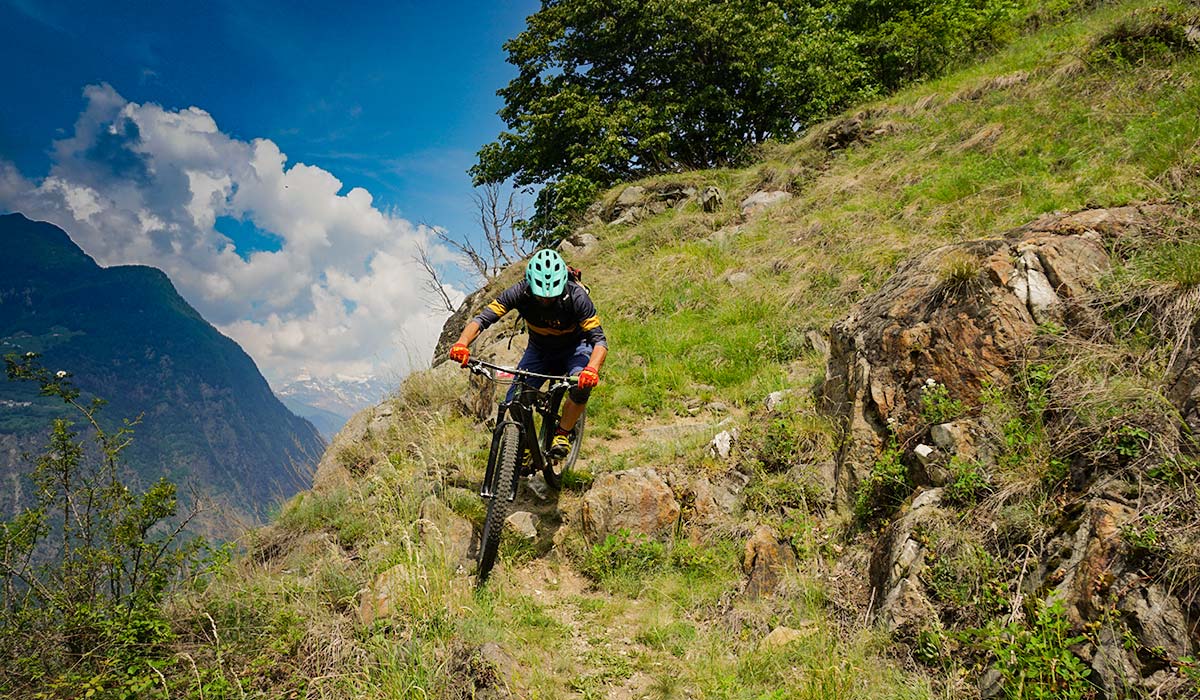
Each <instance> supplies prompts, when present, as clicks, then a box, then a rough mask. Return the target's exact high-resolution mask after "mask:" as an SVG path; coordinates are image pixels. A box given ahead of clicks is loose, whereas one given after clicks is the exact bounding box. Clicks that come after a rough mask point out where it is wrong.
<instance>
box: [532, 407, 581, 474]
mask: <svg viewBox="0 0 1200 700" xmlns="http://www.w3.org/2000/svg"><path fill="white" fill-rule="evenodd" d="M555 408H556V410H555V413H556V414H557V413H558V411H557V408H558V407H555ZM586 419H587V407H586V406H585V407H584V410H583V413H581V414H580V415H579V420H577V421H575V429H574V430H572V431H571V450H570V452H567V455H566V456H565V457H563V458H562V459H558V460H554V459H547V460H546V462H545V466H544V468H543V469H542V475H543V476H545V477H546V483H547V484H549V485H550V486H551V487H552V488H556V489H559V488H562V481H563V476H564V475H565V474H566V473H567V472H569V471H571V467H573V466H575V460H576V459H578V458H579V446H580V445H581V444H582V443H583V424H584V422H585V420H586ZM557 426H558V421H554V424H553V425H544V426H542V444H543V445H546V446H547V447H549V445H550V440H551V439H552V438H553V437H554V428H556V427H557Z"/></svg>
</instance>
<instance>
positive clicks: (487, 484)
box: [469, 360, 576, 503]
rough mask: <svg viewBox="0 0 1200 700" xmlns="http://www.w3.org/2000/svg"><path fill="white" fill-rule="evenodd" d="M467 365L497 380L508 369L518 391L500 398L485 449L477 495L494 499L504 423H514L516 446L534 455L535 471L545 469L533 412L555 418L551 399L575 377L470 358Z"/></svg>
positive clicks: (514, 487) (512, 490) (514, 490)
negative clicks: (541, 384)
mask: <svg viewBox="0 0 1200 700" xmlns="http://www.w3.org/2000/svg"><path fill="white" fill-rule="evenodd" d="M469 366H470V368H471V371H472V372H475V373H477V374H482V375H484V376H486V377H488V378H489V379H491V380H492V381H496V377H495V374H494V373H495V372H508V373H510V374H512V376H513V383H514V384H515V385H516V386H517V391H516V393H515V394H514V396H513V398H512V400H505V401H502V402H501V403H500V406H499V408H497V409H496V427H495V428H493V429H492V446H491V449H490V450H489V451H488V463H487V470H486V471H485V472H484V474H483V483H482V484H481V485H480V487H479V495H480V497H482V498H495V497H496V491H497V489H496V483H495V482H496V479H497V478H498V469H497V468H496V460H497V459H498V457H499V454H500V449H499V448H500V439H501V436H502V435H503V434H504V427H505V426H507V425H515V426H517V434H518V435H519V439H520V446H519V449H521V450H526V449H527V450H529V453H530V454H531V455H532V456H533V467H534V469H535V470H536V471H542V470H544V469H545V467H546V453H545V448H546V446H545V445H542V444H541V442H540V441H539V440H538V438H537V426H535V425H534V422H533V421H534V415H535V414H541V416H542V421H543V424H544V423H545V421H547V420H557V419H558V416H557V414H556V413H555V411H554V410H553V409H552V405H553V404H554V403H555V402H554V401H553V400H552V399H553V397H554V395H555V393H556V392H561V391H565V390H566V389H567V388H569V387H571V386H573V385H574V384H575V382H576V378H575V377H567V376H560V375H549V374H538V373H536V372H529V371H526V370H523V369H512V368H509V367H500V366H499V365H493V364H491V363H489V362H484V361H483V360H472V361H470V363H469ZM489 370H490V371H489ZM529 379H547V380H551V381H552V382H554V383H553V384H551V385H550V386H549V387H547V388H545V389H537V388H534V387H533V386H531V385H529V384H528V380H529ZM546 434H547V436H548V437H551V434H550V433H549V431H547V433H546ZM520 476H521V474H520V472H519V471H514V472H513V483H512V488H510V489H509V491H508V500H509V502H510V503H511V502H512V501H514V500H515V499H516V496H517V479H519V478H520Z"/></svg>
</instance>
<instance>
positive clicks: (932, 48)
mask: <svg viewBox="0 0 1200 700" xmlns="http://www.w3.org/2000/svg"><path fill="white" fill-rule="evenodd" d="M1037 4H1039V3H1036V2H1030V1H1029V0H932V1H931V0H851V1H850V2H846V3H844V6H845V11H844V14H843V15H842V18H843V19H842V26H843V27H844V29H845V30H846V31H849V32H852V33H854V34H855V35H856V36H859V37H861V40H860V41H859V44H858V46H859V49H860V51H861V52H862V55H863V57H864V58H865V59H866V60H868V61H869V62H870V64H871V73H872V75H873V78H874V80H875V81H876V83H877V84H878V86H879V88H880V89H881V90H884V91H892V90H896V89H897V88H900V87H903V86H904V85H906V84H908V83H911V82H915V81H918V80H923V79H925V78H929V77H932V76H935V75H937V74H939V73H941V72H942V71H943V70H945V69H946V68H947V67H949V66H950V65H951V64H952V63H953V62H954V61H956V60H959V59H961V58H963V57H967V56H972V55H975V54H977V53H978V52H980V51H983V50H987V49H990V48H993V47H995V46H998V45H1000V44H1002V43H1004V42H1005V41H1007V40H1009V39H1010V38H1011V34H1012V33H1013V32H1014V31H1015V26H1014V22H1013V20H1014V19H1015V18H1016V16H1017V15H1018V13H1019V11H1020V10H1021V8H1022V5H1026V6H1028V5H1037ZM1030 9H1032V8H1030Z"/></svg>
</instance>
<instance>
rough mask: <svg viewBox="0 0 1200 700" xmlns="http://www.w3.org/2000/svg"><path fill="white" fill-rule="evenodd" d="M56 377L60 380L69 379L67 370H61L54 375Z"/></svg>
mask: <svg viewBox="0 0 1200 700" xmlns="http://www.w3.org/2000/svg"><path fill="white" fill-rule="evenodd" d="M54 376H56V377H58V378H59V379H66V378H67V370H65V369H60V370H58V371H57V372H55V373H54Z"/></svg>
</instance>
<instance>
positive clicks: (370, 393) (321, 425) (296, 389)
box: [276, 375, 397, 440]
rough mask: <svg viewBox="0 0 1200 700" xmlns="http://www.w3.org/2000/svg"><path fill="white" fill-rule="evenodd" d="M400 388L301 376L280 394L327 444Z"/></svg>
mask: <svg viewBox="0 0 1200 700" xmlns="http://www.w3.org/2000/svg"><path fill="white" fill-rule="evenodd" d="M396 384H397V382H386V381H382V380H378V379H328V378H320V379H318V378H316V377H312V376H310V375H301V376H299V377H296V378H295V379H294V380H292V381H291V382H289V383H288V384H286V385H284V386H283V387H282V388H280V389H279V391H278V392H276V393H278V394H279V398H280V400H282V401H283V404H284V405H285V406H287V407H288V408H289V409H291V410H292V411H293V412H294V413H296V415H298V416H301V417H303V418H307V419H308V420H309V421H311V422H312V424H313V425H315V426H317V429H318V430H320V431H321V434H322V435H324V436H325V439H326V440H332V439H333V436H334V435H335V434H336V433H337V431H339V430H341V429H342V426H343V425H345V424H346V421H348V420H350V417H351V416H353V415H354V414H355V413H358V412H359V411H361V410H362V409H364V408H366V407H368V406H374V405H375V404H377V403H379V401H380V400H381V399H383V397H384V396H386V395H387V393H388V392H389V391H391V390H392V389H394V388H395V387H396Z"/></svg>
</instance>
